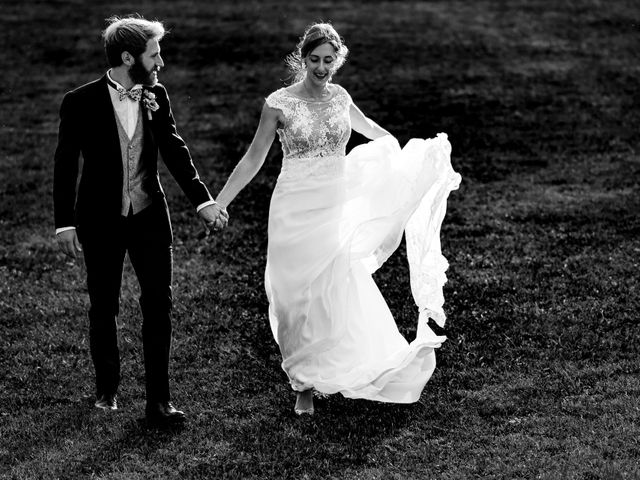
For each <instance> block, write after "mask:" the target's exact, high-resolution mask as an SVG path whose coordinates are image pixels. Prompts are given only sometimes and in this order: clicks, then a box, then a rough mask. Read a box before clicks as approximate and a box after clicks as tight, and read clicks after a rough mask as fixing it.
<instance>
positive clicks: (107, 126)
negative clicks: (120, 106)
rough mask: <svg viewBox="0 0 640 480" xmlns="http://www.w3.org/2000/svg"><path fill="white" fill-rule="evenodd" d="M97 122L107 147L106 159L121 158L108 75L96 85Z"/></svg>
mask: <svg viewBox="0 0 640 480" xmlns="http://www.w3.org/2000/svg"><path fill="white" fill-rule="evenodd" d="M96 86H97V90H96V97H95V98H96V105H95V106H94V107H95V112H96V120H97V126H98V129H99V130H100V131H101V132H102V136H103V143H104V146H105V158H118V159H119V158H120V157H121V155H122V154H121V152H120V136H119V135H118V126H117V125H116V121H117V120H116V112H115V111H114V110H113V105H112V103H111V96H110V95H109V88H111V87H109V85H108V84H107V75H106V74H105V75H103V76H102V78H101V79H100V80H99V81H98V83H97V84H96Z"/></svg>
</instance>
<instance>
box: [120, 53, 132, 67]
mask: <svg viewBox="0 0 640 480" xmlns="http://www.w3.org/2000/svg"><path fill="white" fill-rule="evenodd" d="M120 58H122V63H124V64H125V65H126V66H127V67H130V66H131V65H133V64H134V63H135V59H134V58H133V55H131V54H130V53H129V52H127V51H124V52H122V54H120Z"/></svg>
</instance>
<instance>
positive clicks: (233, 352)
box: [0, 0, 640, 480]
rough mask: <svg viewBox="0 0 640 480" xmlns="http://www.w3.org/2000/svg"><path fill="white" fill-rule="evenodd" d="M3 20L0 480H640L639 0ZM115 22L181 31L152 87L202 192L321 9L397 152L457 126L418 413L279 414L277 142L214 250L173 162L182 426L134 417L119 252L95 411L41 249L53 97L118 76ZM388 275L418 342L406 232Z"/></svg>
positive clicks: (81, 355) (126, 289)
mask: <svg viewBox="0 0 640 480" xmlns="http://www.w3.org/2000/svg"><path fill="white" fill-rule="evenodd" d="M5 3H6V2H5ZM2 10H3V14H2V15H1V16H0V47H2V48H0V60H1V64H2V65H3V69H2V81H1V82H0V85H1V86H0V105H2V114H1V115H0V123H1V125H2V128H1V129H0V200H1V201H0V239H1V241H0V327H1V330H0V372H2V373H1V374H0V478H7V479H54V478H55V479H58V478H59V479H83V478H96V479H123V480H124V479H127V480H130V479H146V478H150V479H192V478H195V479H200V478H201V479H216V478H242V479H271V478H273V479H279V478H287V479H289V478H290V479H340V480H342V479H352V480H356V479H358V480H370V479H381V480H382V479H384V480H387V479H398V480H400V479H402V480H404V479H429V478H433V479H442V480H453V479H463V480H464V479H475V478H479V479H545V480H556V479H585V480H587V479H588V480H591V479H603V480H610V479H639V478H640V464H639V461H638V459H639V458H640V360H639V358H638V354H639V353H640V347H639V345H640V344H639V341H638V340H639V338H640V326H639V324H638V317H639V314H638V311H639V310H640V299H639V295H638V293H639V292H638V289H639V279H640V275H639V269H638V266H639V265H638V264H639V258H640V240H639V238H640V220H639V218H640V216H639V215H638V211H639V210H640V188H639V181H640V157H639V156H638V145H639V140H640V128H639V125H640V108H638V107H639V106H640V105H639V99H640V97H639V96H638V77H639V76H640V75H639V74H640V62H639V56H638V45H639V43H638V39H639V38H640V4H639V3H638V2H637V1H635V0H633V1H632V0H612V1H609V2H601V1H598V0H575V1H565V2H554V1H551V0H528V1H527V0H514V1H511V2H503V1H500V0H478V1H471V0H467V1H455V0H454V1H449V2H443V1H437V0H432V1H411V0H406V1H389V2H378V1H369V2H355V1H353V2H334V1H326V2H313V3H312V2H285V1H281V0H265V1H260V2H258V1H251V2H249V1H247V2H232V1H226V0H225V1H212V2H204V1H199V2H198V1H187V0H178V1H167V0H163V1H154V2H152V1H150V0H142V1H139V2H135V3H130V2H80V1H71V0H69V1H49V2H42V1H35V0H33V1H26V2H13V3H11V4H3V7H2ZM130 12H140V13H142V14H143V15H145V16H146V17H148V18H159V19H162V20H164V21H165V23H166V24H167V26H168V27H169V28H170V29H171V33H170V35H168V36H167V37H166V38H165V39H164V40H163V42H162V48H163V57H164V59H165V62H166V64H167V67H166V69H165V70H164V71H163V72H161V81H162V82H163V83H164V84H165V85H166V86H167V88H168V90H169V93H170V94H171V98H172V103H173V109H174V114H175V116H176V118H177V120H178V126H179V129H180V132H181V133H182V135H183V136H184V137H185V139H186V140H187V142H188V143H189V146H190V148H191V151H192V154H193V156H194V159H195V162H196V164H197V166H198V168H199V171H200V173H201V176H202V177H203V179H204V180H205V181H206V183H207V184H208V185H209V186H210V188H211V190H212V191H213V192H216V191H218V190H219V189H220V188H221V187H222V184H223V183H224V181H225V179H226V177H227V175H228V174H229V173H230V171H231V169H232V168H233V166H234V165H235V163H236V162H237V161H238V160H239V158H240V156H241V155H242V153H243V152H244V150H245V148H246V147H247V146H248V144H249V142H250V141H251V138H252V136H253V133H254V129H255V127H256V126H257V121H258V118H259V113H260V108H261V105H262V102H263V99H264V98H265V97H266V96H267V95H268V94H269V93H270V92H271V91H273V90H275V89H277V88H279V87H280V86H281V85H282V79H284V78H285V77H286V71H285V68H284V64H283V62H282V59H283V58H284V56H285V55H286V54H287V53H289V52H290V51H291V50H292V48H293V46H294V45H295V43H296V41H297V39H298V36H299V35H300V34H301V33H302V31H303V30H304V27H305V26H306V25H307V24H308V23H310V22H312V21H316V20H320V19H323V20H331V21H332V22H333V24H334V25H335V26H336V28H337V29H338V31H339V32H340V33H341V34H342V35H343V36H344V37H345V40H346V42H347V45H348V46H349V48H350V50H351V55H350V58H349V60H348V61H347V63H346V64H345V66H344V67H343V69H342V70H341V71H340V72H339V74H338V75H337V76H336V78H335V81H336V82H337V83H340V84H341V85H343V86H344V87H345V88H346V89H347V90H348V91H349V92H350V94H351V96H352V97H353V99H354V101H355V102H356V103H357V104H358V106H359V107H360V108H361V109H362V110H363V111H364V112H365V113H367V114H368V115H369V116H370V117H372V118H373V119H375V120H376V121H377V122H378V123H380V124H381V125H382V126H384V127H385V128H387V129H388V130H390V131H391V132H392V133H393V134H395V135H396V136H397V137H398V139H399V140H400V141H401V143H402V144H404V142H406V141H407V140H408V139H409V138H412V137H430V136H434V135H435V134H436V133H437V132H440V131H443V132H447V133H448V135H449V140H450V141H451V143H452V145H453V156H452V159H453V165H454V167H455V169H456V170H458V171H459V172H460V173H461V174H462V177H463V183H462V185H461V188H460V190H458V191H455V192H453V193H452V195H451V197H450V199H449V208H448V213H447V217H446V218H445V223H444V225H443V230H442V245H443V252H444V254H445V256H446V257H447V258H448V260H449V262H450V265H451V266H450V269H449V271H448V272H447V274H448V278H449V282H448V283H447V285H446V289H445V298H446V303H445V310H446V312H447V314H448V323H447V325H446V329H445V333H446V335H447V336H448V340H447V342H445V344H443V346H442V348H441V349H440V350H439V352H438V354H437V355H438V362H439V363H438V367H437V369H436V372H435V374H434V376H433V378H432V379H431V381H430V382H429V383H428V385H427V387H426V389H425V391H424V393H423V395H422V397H421V400H420V401H419V402H418V403H416V404H413V405H388V404H379V403H374V402H366V401H353V400H347V399H344V398H342V397H341V396H331V397H329V398H326V399H321V400H319V401H317V408H316V410H317V413H316V415H315V416H314V417H312V418H303V419H300V418H296V416H295V415H294V414H293V411H292V406H293V400H294V396H293V394H292V392H291V390H290V388H289V387H288V385H287V383H286V376H285V374H284V373H283V372H282V370H281V369H280V356H279V352H278V349H277V345H276V344H275V342H274V341H273V338H272V336H271V333H270V330H269V326H268V319H267V303H266V297H265V294H264V289H263V272H264V264H265V255H266V242H267V238H266V228H267V225H266V219H267V212H268V204H269V199H270V194H271V191H272V189H273V186H274V184H275V180H276V177H277V175H278V171H279V167H280V162H281V154H280V147H279V144H277V142H276V144H274V147H273V148H272V150H271V152H270V154H269V157H268V160H267V162H266V165H265V167H264V168H263V169H262V171H261V172H260V173H259V175H258V176H257V177H256V179H255V180H254V182H253V183H252V184H251V185H250V186H249V187H248V188H247V189H246V190H245V191H243V192H242V193H241V195H240V196H239V197H238V199H237V201H236V202H234V203H233V204H232V206H231V208H230V214H231V216H232V221H231V223H230V225H229V228H228V229H227V230H225V232H224V233H223V234H221V235H218V236H216V237H214V238H212V239H210V240H207V241H205V240H201V239H198V234H199V233H200V231H201V226H200V223H199V221H198V220H197V217H196V215H195V213H194V212H193V210H192V208H191V207H190V205H189V204H188V202H187V200H186V198H185V197H184V195H183V194H182V193H181V192H180V190H179V188H178V187H177V185H176V184H175V182H174V181H173V180H172V178H171V176H170V175H169V174H168V172H167V171H166V169H164V168H162V169H161V176H162V177H163V179H164V185H165V190H166V192H167V194H168V197H169V204H170V209H171V213H172V221H173V225H174V232H175V252H174V253H175V273H174V287H175V290H174V293H175V302H176V305H175V321H174V332H175V333H174V344H173V345H174V347H173V353H172V378H173V380H174V382H173V383H174V387H173V397H174V401H175V404H176V406H177V407H179V408H183V409H185V410H186V411H187V413H188V415H189V421H188V424H187V426H186V427H185V428H184V429H182V430H179V431H173V432H169V431H165V432H159V431H154V430H149V429H147V428H146V427H145V425H144V422H142V417H143V409H144V399H143V376H142V344H141V339H140V324H141V319H140V313H139V308H138V304H137V297H138V294H139V292H138V286H137V283H136V281H135V277H134V275H133V272H132V269H131V267H130V265H127V266H126V269H125V270H126V271H125V277H124V282H123V291H122V309H121V317H120V319H119V327H120V328H119V334H120V347H121V354H122V363H123V372H122V374H123V382H122V385H121V392H120V407H121V408H120V410H119V411H118V412H117V413H116V414H115V415H104V414H103V413H102V412H100V411H97V410H96V409H95V408H93V367H92V365H91V361H90V357H89V346H88V320H87V316H86V309H87V303H88V296H87V294H86V291H85V283H84V272H83V267H82V265H81V264H74V263H70V262H68V261H67V260H65V259H64V258H63V257H62V256H61V254H59V253H58V251H57V248H56V246H55V244H54V241H53V237H54V235H53V212H52V200H51V189H52V172H53V151H54V148H55V144H56V137H57V128H58V108H59V105H60V101H61V99H62V95H63V94H64V93H65V92H66V91H68V90H70V89H71V88H74V87H75V86H78V85H80V84H82V83H85V82H88V81H90V80H93V79H94V78H97V77H98V76H99V75H101V74H102V73H103V72H104V70H105V69H106V67H105V65H106V62H105V59H104V55H103V52H102V46H101V41H100V31H101V29H102V28H103V27H104V19H105V18H106V17H108V16H110V15H112V14H114V13H119V14H125V13H130ZM362 141H363V139H362V138H361V137H359V136H357V135H354V136H353V137H352V141H351V145H352V146H353V145H355V144H357V143H360V142H362ZM376 281H377V282H378V284H379V286H380V288H381V290H382V292H383V294H384V295H385V296H386V298H387V299H388V302H389V305H390V307H391V309H392V311H393V312H394V314H395V316H396V319H397V322H398V325H399V328H400V330H401V331H402V333H403V334H405V335H406V336H407V337H408V338H412V336H413V335H414V334H415V320H416V312H415V307H414V306H413V301H412V298H411V295H410V291H409V279H408V271H407V267H406V257H405V250H404V247H401V248H400V249H399V250H398V252H397V253H396V254H395V255H394V256H393V257H392V258H391V259H390V260H389V262H388V263H387V264H386V265H385V266H383V268H382V269H381V270H380V271H379V272H378V273H376Z"/></svg>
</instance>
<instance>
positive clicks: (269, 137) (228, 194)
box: [216, 102, 281, 208]
mask: <svg viewBox="0 0 640 480" xmlns="http://www.w3.org/2000/svg"><path fill="white" fill-rule="evenodd" d="M280 115H281V113H280V111H279V110H275V109H273V108H271V107H269V106H267V104H266V102H265V104H264V106H263V107H262V113H261V115H260V123H259V125H258V129H257V130H256V134H255V136H254V137H253V140H252V142H251V145H250V146H249V149H248V150H247V153H245V154H244V156H243V157H242V159H241V160H240V161H239V162H238V164H237V165H236V168H234V169H233V172H232V173H231V175H230V176H229V179H228V180H227V183H226V184H225V186H224V187H223V188H222V190H220V193H219V194H218V196H217V197H216V203H218V204H219V205H220V206H221V207H222V208H227V206H228V205H229V204H230V203H231V201H232V200H233V199H234V198H235V197H236V195H238V193H240V191H241V190H242V189H243V188H244V187H246V186H247V184H248V183H249V182H250V181H251V180H252V179H253V177H255V175H256V173H258V170H260V167H262V164H263V163H264V159H265V158H266V157H267V153H268V152H269V148H270V147H271V144H272V143H273V139H274V137H275V134H276V128H277V126H278V121H279V116H280Z"/></svg>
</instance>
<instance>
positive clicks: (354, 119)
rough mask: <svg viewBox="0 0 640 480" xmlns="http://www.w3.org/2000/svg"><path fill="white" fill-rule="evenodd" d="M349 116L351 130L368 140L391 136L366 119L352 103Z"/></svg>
mask: <svg viewBox="0 0 640 480" xmlns="http://www.w3.org/2000/svg"><path fill="white" fill-rule="evenodd" d="M349 116H350V117H351V128H352V129H354V130H355V131H356V132H358V133H360V134H362V135H364V136H365V137H367V138H368V139H369V140H375V139H376V138H380V137H384V136H385V135H391V134H390V133H389V132H387V131H386V130H385V129H384V128H382V127H381V126H380V125H378V124H377V123H376V122H374V121H373V120H371V119H370V118H367V117H366V116H365V114H364V113H362V111H361V110H360V109H359V108H358V107H356V105H355V104H354V103H352V104H351V107H350V110H349Z"/></svg>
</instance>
